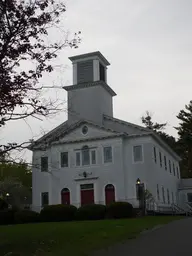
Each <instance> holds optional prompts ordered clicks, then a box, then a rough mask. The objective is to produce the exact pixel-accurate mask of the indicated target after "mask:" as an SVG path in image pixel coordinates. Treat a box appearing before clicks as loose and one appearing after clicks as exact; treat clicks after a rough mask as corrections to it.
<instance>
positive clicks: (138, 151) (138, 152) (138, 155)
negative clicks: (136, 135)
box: [133, 145, 143, 162]
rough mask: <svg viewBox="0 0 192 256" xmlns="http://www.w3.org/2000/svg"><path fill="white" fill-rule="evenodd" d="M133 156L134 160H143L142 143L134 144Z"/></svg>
mask: <svg viewBox="0 0 192 256" xmlns="http://www.w3.org/2000/svg"><path fill="white" fill-rule="evenodd" d="M133 158H134V162H142V161H143V150H142V146H141V145H138V146H133Z"/></svg>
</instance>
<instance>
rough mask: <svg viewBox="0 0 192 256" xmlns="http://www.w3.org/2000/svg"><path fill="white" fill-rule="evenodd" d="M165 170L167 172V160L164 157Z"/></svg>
mask: <svg viewBox="0 0 192 256" xmlns="http://www.w3.org/2000/svg"><path fill="white" fill-rule="evenodd" d="M164 163H165V170H167V158H166V156H164Z"/></svg>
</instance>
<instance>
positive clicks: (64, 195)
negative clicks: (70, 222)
mask: <svg viewBox="0 0 192 256" xmlns="http://www.w3.org/2000/svg"><path fill="white" fill-rule="evenodd" d="M61 202H62V204H70V191H69V189H68V188H63V189H62V190H61Z"/></svg>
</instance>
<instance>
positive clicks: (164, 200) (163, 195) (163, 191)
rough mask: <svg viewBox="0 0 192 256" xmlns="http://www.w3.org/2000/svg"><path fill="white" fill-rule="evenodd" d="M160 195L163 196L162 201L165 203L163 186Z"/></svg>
mask: <svg viewBox="0 0 192 256" xmlns="http://www.w3.org/2000/svg"><path fill="white" fill-rule="evenodd" d="M162 196H163V203H164V204H165V190H164V187H162Z"/></svg>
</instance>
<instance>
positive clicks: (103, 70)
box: [99, 63, 106, 82]
mask: <svg viewBox="0 0 192 256" xmlns="http://www.w3.org/2000/svg"><path fill="white" fill-rule="evenodd" d="M99 73H100V80H101V81H104V82H106V78H105V67H104V66H103V65H102V64H101V63H99Z"/></svg>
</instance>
